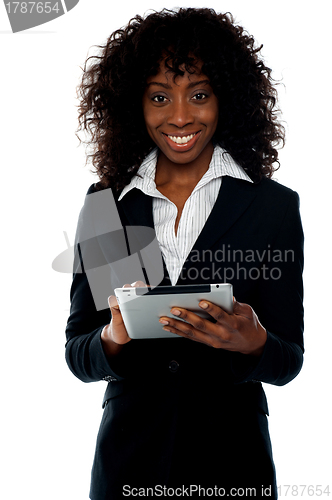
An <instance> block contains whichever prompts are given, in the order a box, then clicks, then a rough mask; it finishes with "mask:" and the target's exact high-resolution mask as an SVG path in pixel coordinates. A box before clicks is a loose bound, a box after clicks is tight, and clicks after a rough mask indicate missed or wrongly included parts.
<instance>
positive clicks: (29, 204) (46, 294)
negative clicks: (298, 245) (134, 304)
mask: <svg viewBox="0 0 332 500" xmlns="http://www.w3.org/2000/svg"><path fill="white" fill-rule="evenodd" d="M114 5H115V6H116V7H114ZM202 5H203V4H202V3H201V2H198V1H196V0H191V1H190V2H183V1H182V2H181V1H179V2H178V3H174V1H173V0H172V1H171V2H170V1H167V0H164V1H162V2H161V1H159V0H158V1H157V0H149V1H146V0H144V1H142V0H140V2H132V3H130V2H129V3H128V2H111V1H106V0H104V1H102V0H90V1H88V0H81V1H80V3H79V4H78V5H77V6H76V7H75V8H74V9H73V10H71V11H70V12H69V13H68V14H66V15H64V16H62V17H60V18H58V19H56V20H54V21H52V22H50V23H48V24H45V25H43V26H39V27H36V28H34V29H31V30H28V31H26V32H22V33H16V34H12V33H11V30H10V25H9V22H8V19H7V17H6V11H5V7H4V5H3V4H1V5H0V53H1V78H0V85H1V120H0V126H1V136H0V137H1V144H2V146H1V196H0V199H1V216H2V217H1V227H2V230H1V233H2V245H1V251H2V256H1V262H2V265H1V269H2V271H1V285H2V286H1V294H2V300H1V304H2V306H3V307H2V314H1V320H2V328H1V334H2V338H1V344H0V345H1V363H0V366H1V385H2V388H1V403H2V411H1V445H0V450H1V455H2V465H1V474H3V478H2V480H1V483H2V486H1V497H2V498H3V499H5V500H11V499H15V500H16V499H22V500H25V499H27V498H33V499H34V500H53V499H57V500H58V499H61V500H85V499H88V491H89V481H90V470H91V465H92V459H93V453H94V446H95V439H96V436H97V431H98V426H99V422H100V418H101V415H102V409H101V401H102V396H103V392H104V389H105V387H106V383H104V382H99V383H95V384H84V383H82V382H80V381H79V380H78V379H76V378H75V377H74V376H73V375H72V374H71V373H70V371H69V369H68V368H67V366H66V364H65V360H64V344H65V334H64V329H65V324H66V321H67V317H68V311H69V287H70V282H71V276H70V275H69V274H68V275H65V274H59V273H56V272H54V271H53V270H52V268H51V263H52V261H53V259H54V258H55V256H56V255H57V254H58V253H60V252H62V251H63V250H64V249H65V248H66V242H65V239H64V235H63V231H67V233H68V236H69V240H70V242H71V243H73V239H74V234H75V226H76V221H77V216H78V213H79V210H80V208H81V205H82V203H83V200H84V196H85V193H86V191H87V189H88V187H89V186H90V185H91V184H92V183H93V182H95V181H96V176H94V175H93V174H91V173H90V172H89V168H90V167H89V166H87V167H85V166H84V164H85V152H84V146H80V147H78V140H77V138H76V137H75V130H76V126H77V109H76V107H75V106H76V104H77V101H76V98H75V87H76V85H77V84H78V81H79V77H80V75H81V70H80V67H79V66H83V64H84V61H85V59H86V57H87V54H88V51H90V52H89V54H92V53H94V50H95V49H93V48H92V46H93V45H97V44H100V43H103V42H104V41H105V39H106V37H108V36H109V35H110V34H111V32H112V31H114V30H115V29H117V28H119V27H121V26H123V25H124V24H126V23H127V21H128V20H129V19H130V18H131V17H133V16H134V15H136V14H141V15H143V14H144V13H145V12H147V11H148V10H149V9H151V8H153V9H155V10H160V9H161V8H163V7H168V8H172V7H177V6H187V7H190V6H191V7H201V6H202ZM205 6H208V7H213V8H215V9H216V10H217V11H219V12H226V11H230V12H232V14H233V15H234V16H235V19H236V22H238V23H239V24H242V25H243V26H244V27H245V29H247V30H248V31H249V33H250V34H253V35H254V36H255V38H256V40H257V42H258V43H263V44H264V47H263V50H262V54H263V56H264V58H265V61H266V63H267V65H268V66H270V67H272V68H273V70H274V77H275V78H277V79H281V78H282V80H283V83H284V85H285V87H283V86H279V95H280V106H281V108H282V110H283V119H284V120H285V121H286V123H287V142H286V146H285V148H284V149H283V150H282V151H281V152H280V159H281V169H280V170H279V171H278V172H277V173H276V174H275V178H276V179H277V180H278V181H279V182H281V183H282V184H285V185H286V186H289V187H291V188H292V189H294V190H296V191H297V192H298V193H299V195H300V199H301V213H302V219H303V226H304V231H305V236H306V243H305V251H306V262H305V275H304V278H305V307H306V315H305V326H306V329H305V341H306V354H305V364H304V367H303V370H302V372H301V373H300V375H299V376H298V377H297V378H296V379H295V380H294V381H293V382H291V383H290V384H289V385H287V386H285V387H273V386H266V385H265V390H266V392H267V396H268V400H269V407H270V418H269V424H270V431H271V437H272V443H273V451H274V458H275V463H276V467H277V478H278V484H279V485H282V486H283V485H314V486H315V487H316V485H322V486H323V487H326V486H327V485H328V484H330V491H331V495H332V473H331V471H332V463H331V444H332V443H331V430H330V429H331V421H332V418H331V417H332V415H331V370H330V358H331V354H330V353H331V348H332V342H331V324H330V313H331V311H330V299H331V293H330V290H331V285H330V283H331V273H330V263H331V261H330V247H331V237H330V236H329V232H330V230H331V220H330V218H331V204H330V196H331V195H330V190H331V188H330V185H331V154H330V146H331V114H332V109H331V97H330V93H331V80H330V78H331V75H330V74H329V72H330V64H331V58H330V54H331V42H330V23H331V14H332V12H331V9H330V7H329V2H326V1H324V0H318V1H316V2H298V1H291V0H289V1H284V0H282V1H280V0H279V1H278V2H272V1H267V0H263V1H260V0H250V1H248V0H233V1H226V0H225V1H218V2H217V1H215V0H211V1H210V2H209V3H208V4H206V5H205ZM128 147H130V144H128ZM285 492H286V490H285V488H284V487H283V490H282V493H283V495H282V496H288V497H292V496H294V495H292V494H291V492H290V491H289V492H288V495H285ZM300 492H301V490H299V495H298V496H300ZM316 496H318V495H316ZM302 498H312V496H311V497H310V496H309V495H308V494H307V490H306V491H305V493H304V495H303V496H302ZM322 498H323V499H327V498H328V496H327V495H322Z"/></svg>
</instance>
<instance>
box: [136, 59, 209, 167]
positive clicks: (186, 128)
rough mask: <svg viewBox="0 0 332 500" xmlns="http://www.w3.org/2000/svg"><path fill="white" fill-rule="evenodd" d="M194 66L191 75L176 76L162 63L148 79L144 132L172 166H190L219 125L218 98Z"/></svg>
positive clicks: (204, 76)
mask: <svg viewBox="0 0 332 500" xmlns="http://www.w3.org/2000/svg"><path fill="white" fill-rule="evenodd" d="M201 66H202V64H198V65H197V71H196V72H195V73H193V74H189V73H188V72H185V74H184V75H183V76H176V78H175V81H174V73H172V72H171V71H169V70H168V69H167V68H166V67H165V64H164V62H163V63H162V64H161V66H160V71H159V73H158V74H157V75H155V76H151V77H149V78H148V80H147V86H146V89H145V92H144V95H143V113H144V119H145V124H146V128H147V131H148V133H149V135H150V137H151V139H152V140H153V141H154V142H155V144H156V145H157V146H158V148H159V149H160V150H161V152H162V153H164V155H165V156H166V157H167V158H168V160H170V161H171V162H173V163H181V164H185V163H190V162H192V161H194V160H196V159H197V158H198V157H199V156H200V155H201V154H202V153H204V151H206V148H209V149H211V151H212V137H213V135H214V133H215V131H216V128H217V124H218V99H217V97H216V96H215V94H214V93H213V90H212V87H211V85H210V82H209V79H208V77H207V76H206V75H204V74H202V73H201V72H200V68H201Z"/></svg>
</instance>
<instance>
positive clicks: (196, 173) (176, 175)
mask: <svg viewBox="0 0 332 500" xmlns="http://www.w3.org/2000/svg"><path fill="white" fill-rule="evenodd" d="M213 149H214V148H213V144H212V142H211V143H209V144H208V145H207V146H206V147H205V148H204V150H203V151H202V152H201V154H200V155H199V156H198V157H197V158H195V160H193V161H191V162H190V163H174V162H172V161H170V160H169V159H168V158H167V156H165V155H164V153H163V152H162V151H160V152H159V155H158V161H157V166H156V184H157V185H160V184H167V183H169V182H171V183H173V182H174V183H177V184H182V185H186V184H191V183H193V182H195V183H197V182H198V181H199V180H200V179H201V178H202V177H203V175H204V174H205V172H207V170H208V169H209V165H210V162H211V158H212V154H213Z"/></svg>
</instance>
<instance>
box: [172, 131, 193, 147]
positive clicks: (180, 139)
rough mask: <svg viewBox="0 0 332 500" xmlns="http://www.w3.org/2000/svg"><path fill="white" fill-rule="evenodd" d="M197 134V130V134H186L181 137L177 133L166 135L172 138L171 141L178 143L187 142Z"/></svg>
mask: <svg viewBox="0 0 332 500" xmlns="http://www.w3.org/2000/svg"><path fill="white" fill-rule="evenodd" d="M196 134H197V132H196V133H195V134H190V135H185V136H183V137H179V136H176V135H167V134H166V135H167V137H169V138H170V139H171V141H173V142H175V143H176V144H187V142H189V141H191V139H193V138H194V137H195V135H196Z"/></svg>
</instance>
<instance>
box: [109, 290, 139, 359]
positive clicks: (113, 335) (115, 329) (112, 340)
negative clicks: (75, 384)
mask: <svg viewBox="0 0 332 500" xmlns="http://www.w3.org/2000/svg"><path fill="white" fill-rule="evenodd" d="M133 286H134V287H137V286H147V285H146V284H145V283H143V281H135V283H132V284H131V285H128V284H126V285H123V287H122V288H128V287H133ZM108 305H109V306H110V309H111V313H112V319H111V322H110V324H109V325H107V326H105V327H104V329H103V331H102V332H101V340H102V342H103V346H104V350H105V353H106V355H107V356H114V355H116V354H118V353H119V352H120V351H121V350H122V347H123V346H124V345H125V344H127V343H128V342H129V341H130V340H131V338H130V337H129V335H128V333H127V330H126V327H125V325H124V322H123V318H122V315H121V312H120V308H119V304H118V301H117V300H116V297H115V296H114V295H111V296H110V297H108Z"/></svg>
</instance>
